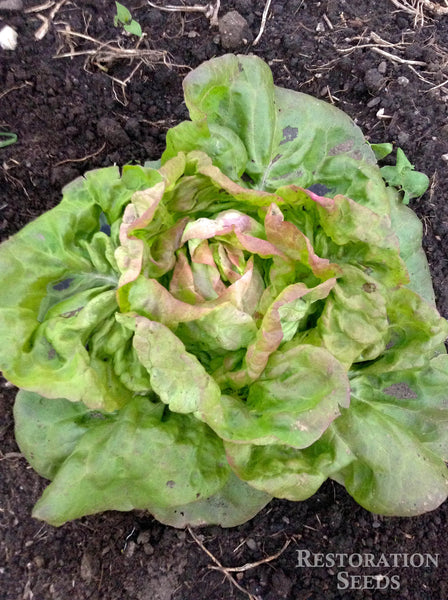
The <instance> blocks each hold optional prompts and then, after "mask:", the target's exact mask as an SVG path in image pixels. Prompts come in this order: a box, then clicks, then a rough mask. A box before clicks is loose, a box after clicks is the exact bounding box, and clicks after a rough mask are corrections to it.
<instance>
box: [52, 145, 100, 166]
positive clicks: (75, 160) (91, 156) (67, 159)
mask: <svg viewBox="0 0 448 600" xmlns="http://www.w3.org/2000/svg"><path fill="white" fill-rule="evenodd" d="M105 147H106V142H104V144H103V145H102V146H101V148H100V149H99V150H97V151H96V152H92V154H86V156H83V157H82V158H66V159H65V160H61V161H59V162H57V163H56V164H55V165H54V166H55V167H59V166H60V165H65V164H67V163H76V162H84V161H85V160H88V159H89V158H93V157H94V156H97V155H98V154H101V152H102V151H103V150H104V148H105Z"/></svg>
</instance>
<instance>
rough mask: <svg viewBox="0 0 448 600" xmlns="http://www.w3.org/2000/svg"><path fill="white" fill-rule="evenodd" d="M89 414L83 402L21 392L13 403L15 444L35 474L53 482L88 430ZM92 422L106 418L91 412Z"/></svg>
mask: <svg viewBox="0 0 448 600" xmlns="http://www.w3.org/2000/svg"><path fill="white" fill-rule="evenodd" d="M90 415H92V412H91V411H89V409H88V408H87V406H86V405H85V404H83V403H82V402H68V401H67V400H63V399H59V398H53V399H51V400H48V399H47V398H44V397H43V396H39V394H35V393H33V392H25V391H24V390H20V391H19V392H18V393H17V396H16V401H15V403H14V424H15V436H16V441H17V444H18V446H19V448H20V450H21V451H22V453H23V454H24V455H25V456H26V457H27V460H28V462H29V463H30V465H31V466H32V467H33V469H34V470H35V471H37V472H38V473H39V475H42V476H43V477H46V478H47V479H52V478H53V477H54V476H55V475H56V473H57V471H58V470H59V468H60V466H61V465H62V463H63V462H64V460H65V459H66V458H67V457H68V456H70V454H71V453H72V452H73V450H74V448H75V447H76V444H77V443H78V441H79V439H80V438H81V437H82V436H83V435H84V434H85V433H86V431H87V430H88V428H89V420H90V419H91V418H92V417H90ZM93 415H95V416H93V419H95V418H106V417H103V415H102V414H101V413H98V412H97V413H93Z"/></svg>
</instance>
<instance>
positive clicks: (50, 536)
mask: <svg viewBox="0 0 448 600" xmlns="http://www.w3.org/2000/svg"><path fill="white" fill-rule="evenodd" d="M179 2H180V0H179ZM198 2H199V0H198ZM124 3H125V4H126V5H127V6H128V7H129V8H130V9H131V10H132V12H133V15H134V18H136V19H137V20H138V21H139V22H140V24H141V26H142V28H143V30H144V32H145V33H146V37H145V38H144V40H143V42H142V43H141V47H142V48H145V49H152V50H157V51H162V52H164V53H165V54H164V55H163V56H160V57H159V58H158V59H157V64H153V65H151V66H150V65H148V64H143V63H140V62H139V61H138V60H134V62H132V63H131V62H130V61H129V60H126V59H123V58H119V59H115V60H114V61H113V62H109V61H107V60H106V59H104V58H103V59H102V60H101V59H100V57H98V56H96V57H95V56H94V55H92V54H83V55H79V56H78V55H77V56H74V57H72V58H67V57H64V55H66V54H67V53H70V52H71V51H72V52H74V53H75V54H76V53H80V52H84V51H89V50H94V49H95V48H96V49H98V43H96V42H94V41H92V40H87V39H84V38H79V37H74V36H68V35H67V34H64V33H63V31H64V30H65V31H68V30H69V29H70V30H71V31H72V32H75V33H79V34H83V35H88V36H90V37H91V38H94V39H96V40H98V41H101V42H107V41H113V42H114V45H115V46H116V45H117V44H120V45H121V46H123V47H125V48H131V47H133V46H134V45H135V40H136V38H130V37H127V36H125V35H123V34H122V32H121V30H119V29H115V28H114V27H113V14H114V3H113V2H111V1H108V0H95V1H94V0H73V1H66V2H65V4H63V5H62V6H61V7H60V8H59V11H58V12H57V14H55V16H54V19H53V21H50V22H49V28H48V32H47V34H46V35H45V36H44V37H43V39H41V40H40V41H37V40H36V39H35V37H34V35H35V32H36V31H37V30H38V28H39V27H40V26H41V25H42V24H43V23H44V21H43V20H42V19H41V18H39V14H40V15H42V16H43V17H45V18H48V17H49V16H50V13H51V11H52V10H53V9H54V6H55V4H56V3H54V4H53V5H52V6H50V7H49V8H47V9H41V10H40V11H38V12H37V13H36V12H26V9H29V8H32V7H33V5H37V4H39V3H38V2H33V1H31V0H28V1H25V3H24V8H23V9H21V10H17V11H13V10H1V9H0V27H1V26H3V24H8V25H11V26H12V27H14V28H15V29H16V30H17V32H18V46H17V49H16V51H14V52H12V51H5V50H0V130H2V131H12V132H15V133H17V135H18V142H17V143H16V144H14V145H11V146H9V147H7V148H3V149H0V235H1V237H2V238H6V237H7V236H8V235H11V234H13V233H14V232H16V231H17V230H18V229H20V228H21V227H22V226H23V225H24V224H25V223H27V222H28V221H30V220H31V219H33V218H35V217H36V216H38V215H39V214H41V213H42V212H44V211H45V210H47V209H49V208H51V207H52V206H54V205H55V204H56V203H57V202H58V199H59V197H60V189H61V187H62V186H63V185H64V184H66V183H68V182H69V181H71V180H72V179H74V178H75V177H76V176H78V175H79V174H82V173H83V172H85V171H86V170H89V169H93V168H96V167H100V166H107V165H110V164H113V163H117V164H124V163H126V162H130V161H136V162H142V161H145V160H148V159H155V158H158V157H159V156H160V154H161V153H162V151H163V148H164V138H165V132H166V130H167V129H168V128H169V127H170V126H172V125H174V124H175V123H177V122H179V121H180V120H182V119H184V118H186V116H187V114H186V108H185V105H184V104H183V100H182V89H181V84H182V79H183V77H184V76H185V74H186V73H187V72H188V70H189V69H190V68H194V67H196V66H197V65H198V64H199V63H200V62H202V61H203V60H206V59H208V58H211V57H212V56H217V55H220V54H223V53H225V52H226V50H225V49H224V48H223V46H222V41H221V42H220V40H219V37H218V35H217V34H218V30H217V29H215V28H210V26H209V21H208V20H207V18H206V17H205V16H204V15H202V14H200V13H185V14H181V13H168V12H161V11H158V10H156V9H153V8H150V7H149V6H148V5H147V4H146V3H145V2H143V0H128V1H127V2H124ZM159 3H160V4H161V5H163V4H165V5H166V4H168V2H164V1H163V0H160V2H159ZM194 3H195V2H190V1H189V0H185V2H184V4H189V5H192V4H194ZM203 3H204V4H205V0H203ZM2 4H4V2H0V6H1V5H2ZM419 4H420V3H419ZM264 5H265V2H262V1H261V0H222V2H221V9H220V13H219V15H220V16H223V15H224V14H225V13H227V12H228V11H229V10H237V11H238V12H239V13H240V14H241V15H242V16H243V17H244V18H245V19H246V20H247V23H248V27H247V30H246V31H245V32H244V36H245V39H246V40H247V41H248V43H244V42H242V41H241V42H240V43H239V44H238V45H237V47H236V48H235V50H234V51H236V52H243V53H245V52H254V53H256V54H257V55H259V56H261V57H262V58H264V59H265V60H267V61H268V62H269V63H270V65H271V67H272V69H273V71H274V77H275V81H276V83H277V84H279V85H282V86H284V87H289V88H292V89H296V90H300V91H302V92H306V93H310V94H313V95H315V96H318V97H322V98H325V99H327V100H328V101H332V102H334V103H335V104H336V105H337V106H339V107H340V108H342V109H343V110H344V111H346V112H347V113H348V114H349V115H351V116H352V117H353V118H354V119H356V121H357V122H358V124H359V125H360V126H361V127H362V128H363V130H364V132H365V134H366V135H367V137H368V139H369V140H370V141H372V142H380V141H393V142H394V143H395V144H396V145H398V146H400V147H401V148H403V150H404V151H405V153H406V155H407V156H408V157H409V158H410V159H411V161H412V162H414V164H415V165H416V167H417V169H418V170H421V171H424V172H426V173H427V174H428V176H429V177H430V178H431V188H430V191H429V192H428V193H427V194H426V195H425V197H424V198H423V199H421V200H419V201H418V202H415V203H414V206H413V207H414V209H415V210H416V212H417V213H418V214H419V216H420V217H421V218H422V220H423V222H424V226H425V227H424V229H425V240H424V244H425V249H426V251H427V254H428V258H429V262H430V267H431V271H432V274H433V277H434V286H435V291H436V295H437V301H438V307H439V310H440V311H441V313H442V314H443V315H444V316H445V317H448V208H447V205H446V201H445V198H446V190H447V189H448V169H447V160H448V121H447V112H448V108H447V99H448V84H446V85H444V82H446V80H447V79H448V77H447V75H448V16H445V17H443V16H442V17H437V16H436V15H434V13H431V12H425V13H423V17H424V22H423V23H422V22H420V20H419V19H418V18H417V19H416V22H414V17H413V15H411V14H408V13H406V12H404V11H399V10H398V9H396V7H395V6H394V4H393V3H392V2H391V1H389V0H384V1H383V2H377V1H376V0H356V1H355V2H353V1H352V2H348V1H346V0H323V1H321V2H315V1H312V2H311V1H310V2H307V1H303V0H302V1H300V0H284V1H283V0H273V2H272V4H271V8H270V11H269V19H268V21H267V23H266V29H265V31H264V33H263V35H262V37H261V41H260V43H259V44H258V45H256V46H251V45H250V42H251V40H253V39H254V38H255V37H256V35H257V33H258V30H259V27H260V22H261V16H262V11H263V8H264ZM442 5H443V2H440V6H442ZM375 34H376V35H377V36H380V37H381V38H383V39H384V40H387V42H389V43H391V44H394V45H393V46H385V45H383V46H378V43H379V42H378V39H377V38H375ZM372 35H373V37H372ZM369 36H370V37H369ZM372 43H376V44H377V49H376V50H375V49H374V48H372V47H369V44H372ZM378 47H379V48H380V50H383V51H384V50H385V51H386V52H388V53H389V54H392V55H394V56H395V57H397V59H396V60H394V59H392V58H391V57H390V55H389V56H386V55H384V54H380V53H378ZM344 49H348V50H347V51H344ZM412 61H416V62H412ZM164 63H165V64H164ZM117 80H121V81H124V80H127V81H128V82H127V85H126V86H123V85H121V84H120V83H119V82H118V81H117ZM379 111H380V112H379ZM14 393H15V392H14V390H13V389H10V388H8V387H7V386H6V385H5V384H3V387H2V388H1V390H0V402H1V404H0V415H1V420H0V438H1V441H2V444H1V453H0V469H1V479H0V516H1V521H0V528H1V537H0V590H1V591H0V596H1V598H3V599H4V600H33V599H34V600H67V599H68V598H70V599H72V600H87V599H91V600H96V599H107V600H205V599H207V600H231V599H243V598H247V597H248V594H245V593H244V592H242V591H239V590H237V589H236V587H235V586H234V585H232V584H231V583H229V581H228V579H226V578H225V576H224V575H223V573H222V572H219V571H218V570H211V569H209V568H208V567H209V565H211V564H213V562H212V559H211V558H210V557H209V556H207V555H206V554H205V553H204V551H203V550H202V549H201V548H200V546H199V544H198V543H197V541H195V540H194V539H193V537H192V535H191V534H190V533H189V532H188V531H180V530H175V529H172V528H169V527H165V526H162V525H160V524H159V523H157V522H155V521H154V520H153V519H152V518H151V516H149V515H147V514H144V513H129V514H121V513H106V514H102V515H98V516H93V517H89V518H84V519H81V520H79V521H76V522H73V523H70V524H68V525H65V526H64V527H61V528H59V529H55V528H53V527H50V526H48V525H45V524H42V523H40V522H38V521H35V520H33V519H32V518H31V517H30V513H31V508H32V506H33V504H34V503H35V501H36V500H37V498H38V496H39V494H40V492H41V491H42V489H43V487H44V482H43V481H42V480H41V479H40V478H39V477H38V476H37V475H36V474H35V473H33V471H32V470H31V469H30V468H29V467H27V465H26V462H25V460H24V459H23V458H22V457H21V455H20V454H19V453H18V449H17V447H16V445H15V442H14V439H13V420H12V403H13V399H14ZM447 526H448V504H447V503H445V505H443V506H442V507H440V508H439V509H438V510H436V511H434V512H433V513H431V514H428V515H424V516H421V517H418V518H409V519H404V518H379V517H376V516H374V515H372V514H369V513H367V512H366V511H364V510H363V509H362V508H360V507H359V506H357V505H356V504H355V502H354V501H352V499H351V498H350V497H349V496H348V495H347V494H346V493H345V491H344V489H342V488H341V487H340V486H338V485H337V484H333V483H331V482H328V483H327V484H325V485H324V486H323V487H322V489H321V490H320V492H319V493H318V494H316V495H315V496H314V497H313V498H311V499H310V500H309V501H307V502H302V503H290V502H286V501H284V502H281V501H274V502H272V503H271V504H270V505H269V506H268V507H267V508H266V509H265V510H263V511H262V512H261V513H260V514H259V515H258V516H257V517H256V518H254V519H253V520H252V521H250V522H249V523H247V524H245V525H243V526H241V527H238V528H234V529H227V530H222V529H220V528H217V527H209V528H204V529H202V530H199V531H196V535H198V536H199V541H200V542H201V543H202V544H203V545H204V546H205V547H206V548H207V549H208V550H209V551H210V552H211V553H212V554H213V555H214V556H215V557H216V558H217V559H218V560H219V561H220V562H221V563H222V564H223V565H225V566H241V565H244V564H245V563H256V562H257V561H260V560H262V559H265V558H267V557H269V556H273V555H275V554H276V553H278V552H279V550H280V549H281V548H282V547H283V545H284V543H285V542H286V541H287V540H289V541H290V545H289V546H288V547H287V548H286V549H285V550H284V552H283V553H282V554H281V555H280V556H278V557H277V558H275V559H274V560H272V561H271V562H264V563H262V564H259V565H258V566H255V567H253V568H250V569H247V570H245V571H243V572H241V573H234V576H235V577H236V581H237V582H238V583H239V585H241V586H242V587H244V588H245V589H246V590H248V591H250V592H251V593H252V594H253V597H255V596H256V597H258V598H259V599H262V600H278V599H282V598H284V599H289V600H321V599H323V598H325V599H328V600H331V599H338V600H346V599H347V600H348V599H375V600H377V599H380V598H385V599H387V600H391V599H392V598H394V599H397V598H400V600H404V599H411V600H442V599H445V598H448V563H447V561H448V545H447V534H446V528H447ZM298 550H309V551H310V552H311V553H312V555H313V553H324V554H327V553H359V554H362V555H365V554H366V553H373V554H374V555H375V560H379V559H380V557H381V554H382V553H384V554H385V555H386V556H387V557H388V560H389V561H391V560H392V559H390V555H391V554H393V553H404V554H407V555H408V556H411V555H412V554H414V555H415V556H417V557H418V555H425V554H426V555H430V556H431V557H432V558H433V560H432V561H431V560H429V564H428V557H427V556H426V557H424V558H425V559H426V560H425V565H427V566H421V567H418V566H416V565H418V563H419V560H420V559H419V558H414V559H413V564H414V566H412V565H411V566H408V567H401V566H397V567H394V566H393V565H392V566H391V565H389V567H387V565H385V566H381V565H379V566H377V567H376V568H375V567H356V566H348V567H339V566H337V565H336V566H334V567H331V566H330V565H327V566H325V567H316V568H311V567H303V566H298V554H297V551H298ZM313 560H314V558H313ZM434 562H437V563H438V566H435V565H434V564H433V563H434ZM318 564H319V563H318ZM402 564H403V560H401V561H400V565H402ZM346 571H347V572H348V573H349V575H354V576H355V579H353V580H352V581H351V584H350V587H348V588H347V589H344V585H345V583H344V582H345V581H347V580H346V576H345V575H341V573H344V572H346ZM338 573H339V577H340V579H339V580H338ZM371 575H379V576H384V577H383V578H381V577H377V578H372V577H370V578H369V577H367V579H364V580H363V579H362V577H363V576H371ZM356 576H361V577H357V578H356ZM395 576H398V577H399V582H398V583H399V586H400V587H399V589H396V588H395V589H394V587H393V586H392V584H391V583H390V582H391V581H392V580H390V579H389V580H388V579H386V578H387V577H388V578H392V577H395ZM388 581H389V585H387V582H388ZM338 583H339V589H338ZM357 586H358V588H360V587H363V588H364V589H356V587H357ZM376 588H384V589H376Z"/></svg>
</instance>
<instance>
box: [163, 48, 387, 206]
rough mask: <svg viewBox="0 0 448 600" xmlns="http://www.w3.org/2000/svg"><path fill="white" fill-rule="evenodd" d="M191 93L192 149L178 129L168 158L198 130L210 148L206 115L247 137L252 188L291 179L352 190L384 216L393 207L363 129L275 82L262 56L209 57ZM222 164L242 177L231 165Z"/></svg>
mask: <svg viewBox="0 0 448 600" xmlns="http://www.w3.org/2000/svg"><path fill="white" fill-rule="evenodd" d="M184 92H185V101H186V104H187V107H188V109H189V111H190V117H191V119H192V121H193V122H194V123H198V125H197V126H196V127H197V131H195V130H194V128H193V127H189V140H190V141H189V144H188V146H187V148H186V147H185V146H184V144H183V142H182V140H181V135H177V131H176V128H174V131H173V133H172V134H171V135H170V139H169V143H170V145H169V151H168V153H167V154H166V155H164V157H163V160H166V159H167V158H168V157H170V156H173V155H174V154H175V152H177V151H179V150H185V149H188V150H191V149H192V148H193V143H194V136H195V135H196V146H195V147H196V148H197V149H204V150H206V149H209V147H210V143H209V141H208V137H207V136H204V133H203V132H204V128H203V126H202V125H199V123H200V122H201V121H203V120H205V119H206V123H207V126H208V127H209V129H210V130H211V127H212V126H215V125H218V126H219V127H220V128H224V127H225V128H228V129H230V130H231V131H232V132H233V133H234V134H235V135H237V136H238V137H239V138H240V140H241V142H242V143H243V145H244V147H245V148H246V152H247V163H246V167H245V173H246V175H247V176H248V177H250V178H251V182H250V186H251V187H254V188H257V189H261V190H269V191H275V190H276V189H277V188H278V187H280V186H284V185H289V184H296V185H301V186H302V187H309V186H310V185H312V184H314V183H321V184H325V185H327V187H329V188H330V189H331V190H332V193H333V194H334V193H343V194H346V195H349V196H351V197H353V198H355V199H356V200H357V201H359V202H361V203H366V204H368V205H369V206H371V208H373V209H374V210H377V211H378V212H379V213H381V214H384V213H387V212H388V210H389V207H388V200H387V197H386V193H385V187H384V184H383V182H382V179H381V176H380V174H379V171H378V169H377V168H375V167H372V165H374V164H375V158H374V154H373V152H372V150H371V149H370V147H369V146H368V144H367V143H366V142H365V140H364V138H363V136H362V133H361V131H360V130H359V129H358V128H357V127H356V126H355V125H354V123H353V122H352V121H351V120H350V119H349V118H348V117H347V115H345V114H344V113H343V112H341V111H339V110H338V109H336V108H334V107H332V106H331V105H329V104H326V103H324V102H321V101H319V100H316V99H315V98H312V97H310V96H307V95H305V94H300V93H297V92H293V91H290V90H285V89H282V88H277V87H275V86H274V85H273V81H272V74H271V72H270V70H269V68H268V66H267V65H266V64H265V63H264V62H263V61H261V60H260V59H258V58H256V57H254V56H234V55H225V56H222V57H220V58H218V59H214V60H212V61H208V62H206V63H203V64H202V65H201V66H200V67H199V68H197V69H195V70H194V71H193V72H192V73H190V74H189V75H188V76H187V77H186V78H185V81H184ZM182 127H184V126H183V125H182ZM182 131H185V129H182ZM237 146H238V147H239V145H238V144H237ZM213 154H214V153H213V152H212V156H213ZM220 166H221V167H222V168H223V169H224V172H225V173H226V174H227V175H229V176H232V177H233V178H234V174H235V167H233V166H231V163H229V162H228V161H226V162H225V163H224V162H223V163H221V164H220ZM240 170H241V169H237V171H240Z"/></svg>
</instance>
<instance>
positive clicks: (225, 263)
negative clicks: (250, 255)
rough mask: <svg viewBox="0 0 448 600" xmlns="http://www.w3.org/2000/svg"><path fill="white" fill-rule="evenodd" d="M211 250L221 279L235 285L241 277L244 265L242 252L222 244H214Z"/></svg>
mask: <svg viewBox="0 0 448 600" xmlns="http://www.w3.org/2000/svg"><path fill="white" fill-rule="evenodd" d="M212 248H213V252H214V257H215V263H216V266H217V267H218V269H219V270H220V273H221V277H222V279H224V280H225V281H230V283H235V281H237V280H238V279H239V278H240V277H241V274H242V272H243V270H244V265H245V264H246V261H245V259H244V254H243V251H242V250H240V249H239V248H235V247H234V246H230V245H229V244H226V243H224V242H216V243H214V244H213V245H212Z"/></svg>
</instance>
